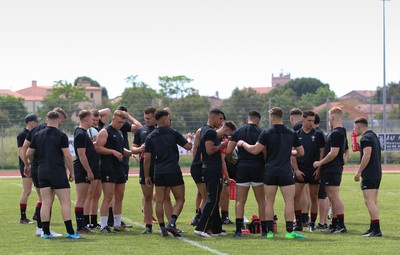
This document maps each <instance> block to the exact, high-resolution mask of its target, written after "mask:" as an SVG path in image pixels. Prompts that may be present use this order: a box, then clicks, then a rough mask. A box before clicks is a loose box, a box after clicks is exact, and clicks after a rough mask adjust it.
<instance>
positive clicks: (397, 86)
mask: <svg viewBox="0 0 400 255" xmlns="http://www.w3.org/2000/svg"><path fill="white" fill-rule="evenodd" d="M372 102H374V103H377V104H383V87H377V89H376V93H375V95H374V96H373V98H372ZM386 103H387V104H391V105H394V104H399V103H400V82H399V83H395V82H391V83H389V84H388V85H387V86H386Z"/></svg>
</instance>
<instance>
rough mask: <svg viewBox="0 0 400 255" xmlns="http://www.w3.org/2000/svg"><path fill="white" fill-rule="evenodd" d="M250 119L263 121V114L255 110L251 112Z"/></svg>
mask: <svg viewBox="0 0 400 255" xmlns="http://www.w3.org/2000/svg"><path fill="white" fill-rule="evenodd" d="M249 117H252V118H259V119H261V114H260V112H259V111H255V110H253V111H249Z"/></svg>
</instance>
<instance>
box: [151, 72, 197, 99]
mask: <svg viewBox="0 0 400 255" xmlns="http://www.w3.org/2000/svg"><path fill="white" fill-rule="evenodd" d="M192 81H193V80H192V79H190V78H188V77H186V76H184V75H178V76H159V77H158V85H159V86H160V87H161V89H160V95H161V96H163V97H169V98H183V97H185V96H187V95H189V94H192V93H193V91H194V88H192V87H186V84H188V83H190V82H192Z"/></svg>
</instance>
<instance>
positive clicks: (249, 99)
mask: <svg viewBox="0 0 400 255" xmlns="http://www.w3.org/2000/svg"><path fill="white" fill-rule="evenodd" d="M264 105H265V99H263V97H262V95H260V94H257V93H256V91H255V90H254V89H251V88H246V89H242V90H240V89H239V88H235V89H234V90H233V91H232V94H231V96H230V98H228V99H226V100H224V101H223V103H222V104H221V107H220V108H221V109H222V110H223V111H224V113H225V115H226V118H227V119H228V120H232V121H233V122H235V124H236V125H238V126H242V125H243V124H245V123H246V118H247V114H248V113H249V111H251V110H257V111H260V112H261V111H262V109H263V107H264Z"/></svg>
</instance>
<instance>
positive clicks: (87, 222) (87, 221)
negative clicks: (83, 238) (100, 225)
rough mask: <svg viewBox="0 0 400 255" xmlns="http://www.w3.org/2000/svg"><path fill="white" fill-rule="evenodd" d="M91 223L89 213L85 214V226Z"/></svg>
mask: <svg viewBox="0 0 400 255" xmlns="http://www.w3.org/2000/svg"><path fill="white" fill-rule="evenodd" d="M89 224H90V220H89V215H83V226H87V225H89Z"/></svg>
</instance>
